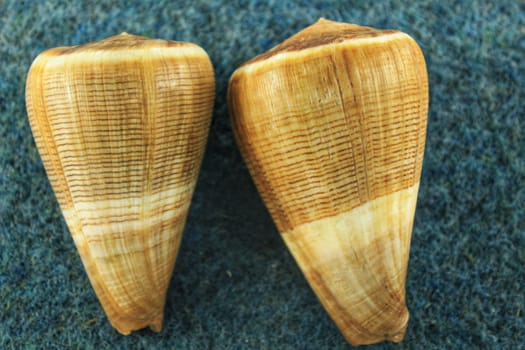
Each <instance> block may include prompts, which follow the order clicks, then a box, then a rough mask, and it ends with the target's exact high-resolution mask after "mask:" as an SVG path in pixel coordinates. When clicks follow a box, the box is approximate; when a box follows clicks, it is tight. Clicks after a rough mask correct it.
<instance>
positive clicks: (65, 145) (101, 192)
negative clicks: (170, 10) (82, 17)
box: [26, 33, 214, 334]
mask: <svg viewBox="0 0 525 350" xmlns="http://www.w3.org/2000/svg"><path fill="white" fill-rule="evenodd" d="M213 101H214V73H213V67H212V65H211V62H210V60H209V58H208V55H207V54H206V52H205V51H204V50H203V49H201V48H200V47H199V46H197V45H194V44H191V43H184V42H172V41H165V40H155V39H148V38H144V37H139V36H134V35H129V34H127V33H122V34H120V35H117V36H114V37H110V38H108V39H105V40H102V41H100V42H96V43H90V44H86V45H82V46H73V47H61V48H55V49H50V50H47V51H45V52H43V53H42V54H40V55H39V56H38V57H37V58H36V59H35V61H34V62H33V64H32V66H31V69H30V71H29V75H28V79H27V85H26V102H27V112H28V115H29V120H30V124H31V129H32V131H33V136H34V139H35V142H36V145H37V147H38V150H39V152H40V155H41V157H42V161H43V163H44V166H45V169H46V172H47V175H48V177H49V180H50V182H51V185H52V187H53V189H54V191H55V194H56V197H57V199H58V202H59V204H60V208H61V210H62V213H63V215H64V218H65V220H66V222H67V224H68V227H69V230H70V232H71V235H72V236H73V239H74V241H75V244H76V246H77V248H78V251H79V253H80V256H81V258H82V262H83V264H84V267H85V269H86V271H87V274H88V276H89V279H90V281H91V284H92V286H93V288H94V290H95V292H96V294H97V296H98V298H99V300H100V302H101V304H102V306H103V308H104V310H105V312H106V314H107V316H108V318H109V321H110V322H111V324H112V325H113V326H114V327H115V328H116V329H117V330H118V331H119V332H120V333H122V334H129V333H130V332H131V331H133V330H137V329H140V328H143V327H147V326H149V327H151V329H153V330H155V331H160V330H161V328H162V319H163V312H164V304H165V298H166V291H167V288H168V284H169V281H170V278H171V275H172V271H173V268H174V264H175V259H176V256H177V252H178V248H179V244H180V241H181V235H182V231H183V228H184V224H185V220H186V215H187V212H188V207H189V205H190V200H191V197H192V193H193V189H194V187H195V182H196V180H197V174H198V171H199V168H200V164H201V160H202V157H203V152H204V147H205V144H206V138H207V134H208V129H209V125H210V120H211V112H212V107H213Z"/></svg>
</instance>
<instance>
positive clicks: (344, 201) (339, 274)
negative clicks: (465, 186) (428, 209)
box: [228, 20, 428, 345]
mask: <svg viewBox="0 0 525 350" xmlns="http://www.w3.org/2000/svg"><path fill="white" fill-rule="evenodd" d="M228 98H229V108H230V113H231V119H232V125H233V129H234V133H235V135H236V138H237V141H238V144H239V146H240V149H241V152H242V154H243V156H244V158H245V160H246V163H247V165H248V168H249V170H250V172H251V174H252V176H253V178H254V181H255V184H256V186H257V188H258V190H259V192H260V194H261V196H262V198H263V200H264V202H265V203H266V206H267V207H268V209H269V211H270V214H271V215H272V217H273V220H274V221H275V223H276V225H277V228H278V229H279V231H280V232H281V234H282V237H283V239H284V241H285V242H286V244H287V246H288V248H289V249H290V251H291V253H292V255H293V256H294V258H295V260H296V261H297V263H298V264H299V266H300V268H301V270H302V272H303V273H304V275H305V276H306V278H307V279H308V282H309V283H310V285H311V287H312V289H313V290H314V292H315V293H316V294H317V296H318V298H319V299H320V301H321V302H322V304H323V305H324V307H325V309H326V310H327V311H328V313H329V314H330V316H331V317H332V319H333V320H334V321H335V323H336V324H337V326H338V327H339V328H340V330H341V332H342V333H343V335H344V336H345V338H346V339H347V340H348V341H349V342H350V343H352V344H353V345H360V344H370V343H376V342H380V341H383V340H390V341H394V342H399V341H401V340H402V338H403V336H404V334H405V330H406V326H407V322H408V310H407V307H406V304H405V277H406V271H407V263H408V256H409V246H410V236H411V233H412V224H413V218H414V212H415V207H416V199H417V192H418V186H419V178H420V173H421V165H422V160H423V149H424V143H425V133H426V121H427V109H428V86H427V75H426V68H425V61H424V58H423V55H422V53H421V51H420V49H419V47H418V46H417V44H416V43H415V42H414V40H412V39H411V38H410V37H409V36H408V35H406V34H403V33H400V32H397V31H391V30H387V31H380V30H375V29H372V28H368V27H361V26H357V25H353V24H344V23H336V22H331V21H327V20H320V21H319V22H317V23H316V24H314V25H312V26H310V27H308V28H306V29H304V30H303V31H301V32H299V33H298V34H296V35H295V36H293V37H291V38H290V39H288V40H286V41H285V42H283V43H282V44H280V45H278V46H277V47H275V48H273V49H272V50H270V51H269V52H267V53H265V54H262V55H260V56H258V57H256V58H255V59H253V60H251V61H248V62H247V63H245V64H244V65H243V66H241V67H240V68H239V69H237V70H236V71H235V72H234V74H233V75H232V78H231V80H230V86H229V96H228Z"/></svg>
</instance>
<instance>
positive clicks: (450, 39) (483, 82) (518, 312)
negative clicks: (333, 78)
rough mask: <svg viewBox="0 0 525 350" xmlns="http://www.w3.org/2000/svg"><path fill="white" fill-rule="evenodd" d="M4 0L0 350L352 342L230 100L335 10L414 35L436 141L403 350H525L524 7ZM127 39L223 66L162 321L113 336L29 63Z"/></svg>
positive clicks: (431, 145)
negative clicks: (257, 169) (282, 221)
mask: <svg viewBox="0 0 525 350" xmlns="http://www.w3.org/2000/svg"><path fill="white" fill-rule="evenodd" d="M96 3H97V5H93V4H92V2H90V1H84V2H78V1H72V2H69V4H68V5H66V4H65V2H61V1H16V0H3V1H0V349H22V348H28V349H31V348H35V349H42V348H45V349H66V348H82V349H167V348H171V349H347V348H350V346H349V345H347V344H346V342H345V340H344V339H343V337H342V336H341V335H340V333H339V331H338V330H337V328H336V327H335V325H334V324H333V323H332V321H331V320H330V318H329V317H328V316H327V314H326V313H325V312H324V310H323V308H322V307H321V305H320V303H319V302H318V301H317V299H316V297H315V295H314V294H313V292H312V291H311V290H310V288H309V286H308V284H307V283H306V281H305V279H304V278H303V277H302V275H301V273H300V271H299V269H298V267H297V266H296V264H295V262H294V260H293V259H292V257H291V255H290V254H289V253H288V251H287V250H286V248H285V246H284V243H283V242H282V240H281V238H280V237H279V234H278V232H277V230H276V228H275V226H274V225H273V223H272V221H271V219H270V217H269V215H268V213H267V211H266V209H265V207H264V205H263V203H262V201H261V199H260V197H259V195H258V194H257V191H256V189H255V187H254V185H253V183H252V181H251V179H250V176H249V174H248V172H247V170H246V167H245V165H244V163H243V161H242V159H241V157H240V155H239V152H238V150H237V147H236V145H235V142H234V139H233V137H232V132H231V130H230V125H229V119H228V114H227V108H226V100H225V94H226V88H227V83H228V78H229V76H230V74H231V73H232V72H233V70H234V69H235V68H236V67H237V66H238V65H239V64H241V63H242V62H244V61H246V60H248V59H249V58H251V57H253V56H255V55H256V54H259V53H262V52H264V51H265V50H267V49H269V48H270V47H272V46H274V45H276V44H278V43H279V42H281V41H282V40H284V39H286V38H287V37H288V36H290V35H292V34H294V33H295V32H297V31H298V30H300V29H302V28H304V27H306V26H307V25H309V24H311V23H313V22H314V21H316V20H317V19H318V18H319V17H321V16H323V17H326V18H328V19H332V20H338V21H345V22H352V23H357V24H363V25H369V26H373V27H377V28H392V29H399V30H402V31H404V32H406V33H408V34H410V35H411V36H412V37H414V38H415V39H416V41H417V42H418V43H419V44H420V46H421V48H422V49H423V52H424V54H425V56H426V60H427V65H428V73H429V81H430V113H429V122H428V137H427V147H426V152H425V161H424V167H423V175H422V180H421V187H420V196H419V202H418V206H417V213H416V219H415V224H414V233H413V239H412V250H411V257H410V262H409V271H408V281H407V302H408V307H409V309H410V312H411V319H410V324H409V327H408V331H407V335H406V338H405V340H404V341H403V342H402V343H401V344H400V345H393V344H379V345H374V346H370V349H480V348H483V349H523V348H525V345H524V339H525V316H524V315H525V297H524V290H525V288H524V286H523V285H524V284H525V271H524V269H525V268H524V266H525V224H524V221H525V220H524V201H525V188H524V187H525V186H524V185H525V154H524V153H525V142H524V138H523V132H524V118H525V113H524V112H525V108H524V101H525V91H524V86H525V67H524V62H523V57H524V56H525V4H524V2H523V1H512V0H501V1H497V2H496V1H433V0H425V1H418V2H413V3H412V4H410V2H403V1H397V0H391V1H377V2H370V1H348V2H347V1H319V0H312V1H195V0H193V1H189V0H188V1H177V2H176V1H112V0H103V1H97V2H96ZM122 31H127V32H129V33H133V34H139V35H144V36H150V37H158V38H164V39H172V40H184V41H191V42H195V43H197V44H199V45H201V46H202V47H203V48H205V49H206V50H207V51H208V53H209V55H210V57H211V58H212V61H213V64H214V66H215V73H216V81H217V97H216V103H215V111H214V119H213V124H212V127H211V131H210V136H209V141H208V147H207V151H206V155H205V159H204V162H203V167H202V171H201V175H200V178H199V182H198V184H197V188H196V192H195V195H194V199H193V202H192V206H191V210H190V214H189V217H188V221H187V225H186V230H185V235H184V239H183V242H182V246H181V249H180V254H179V257H178V260H177V266H176V268H175V272H174V275H173V279H172V281H171V286H170V289H169V294H168V299H167V305H166V314H165V321H164V329H163V331H162V332H161V333H160V334H155V333H153V332H151V331H149V330H143V331H139V332H135V333H133V334H132V335H131V336H128V337H124V336H121V335H119V334H118V333H117V332H116V331H114V330H113V329H112V328H111V326H110V325H109V323H108V322H107V319H106V317H105V315H104V313H103V310H102V308H101V307H100V305H99V303H98V301H97V299H96V296H95V294H94V292H93V290H92V288H91V286H90V284H89V281H88V279H87V276H86V274H85V272H84V271H83V268H82V265H81V262H80V259H79V257H78V254H77V252H76V250H75V247H74V244H73V241H72V239H71V237H70V235H69V232H68V230H67V228H66V225H65V223H64V220H63V218H62V216H61V213H60V210H59V207H58V204H57V202H56V199H55V197H54V194H53V192H52V190H51V187H50V185H49V182H48V180H47V178H46V175H45V172H44V169H43V167H42V163H41V160H40V158H39V156H38V152H37V150H36V148H35V145H34V142H33V139H32V136H31V132H30V128H29V124H28V121H27V116H26V112H25V102H24V85H25V78H26V73H27V70H28V68H29V65H30V64H31V61H32V60H33V59H34V58H35V57H36V56H37V55H38V54H39V53H40V52H41V51H43V50H45V49H47V48H50V47H56V46H65V45H75V44H81V43H86V42H89V41H95V40H99V39H103V38H105V37H108V36H111V35H115V34H118V33H120V32H122Z"/></svg>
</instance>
